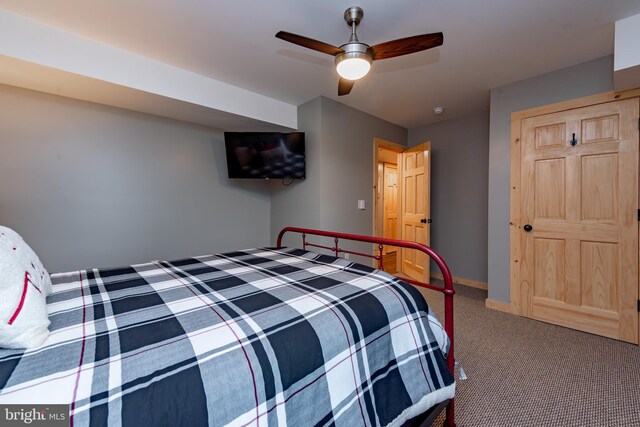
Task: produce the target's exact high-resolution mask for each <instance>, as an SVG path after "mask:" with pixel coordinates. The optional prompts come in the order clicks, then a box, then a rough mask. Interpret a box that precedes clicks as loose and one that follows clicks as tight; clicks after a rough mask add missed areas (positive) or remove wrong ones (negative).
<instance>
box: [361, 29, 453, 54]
mask: <svg viewBox="0 0 640 427" xmlns="http://www.w3.org/2000/svg"><path fill="white" fill-rule="evenodd" d="M443 42H444V36H443V35H442V33H431V34H422V35H420V36H413V37H406V38H404V39H398V40H392V41H390V42H386V43H380V44H377V45H375V46H371V47H370V48H369V52H370V53H371V54H372V55H373V59H375V60H379V59H387V58H395V57H396V56H402V55H408V54H410V53H415V52H420V51H421V50H426V49H431V48H433V47H438V46H441V45H442V43H443Z"/></svg>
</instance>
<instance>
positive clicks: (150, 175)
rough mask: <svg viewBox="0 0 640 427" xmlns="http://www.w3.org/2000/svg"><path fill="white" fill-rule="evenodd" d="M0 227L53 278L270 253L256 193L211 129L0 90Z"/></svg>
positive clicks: (261, 192)
mask: <svg viewBox="0 0 640 427" xmlns="http://www.w3.org/2000/svg"><path fill="white" fill-rule="evenodd" d="M0 110H1V111H2V114H0V224H3V225H6V226H9V227H11V228H14V229H15V230H16V231H18V232H19V233H21V234H22V235H23V237H24V238H25V240H26V241H27V242H28V243H29V244H31V245H32V246H33V248H34V250H35V251H36V252H37V253H38V254H39V255H40V257H41V259H42V261H43V263H44V264H45V266H46V268H47V269H49V271H51V272H55V271H67V270H73V269H78V268H86V267H99V266H114V265H123V264H131V263H137V262H144V261H149V260H152V259H171V258H177V257H186V256H192V255H198V254H204V253H211V252H217V251H224V250H231V249H238V248H242V247H254V246H259V245H266V244H268V243H269V226H270V209H269V208H270V194H269V188H268V185H267V184H266V183H264V182H259V181H258V182H256V181H252V182H238V181H229V180H228V179H227V177H226V165H225V154H224V143H223V136H222V133H221V132H220V131H219V130H215V129H211V128H205V127H200V126H196V125H191V124H187V123H183V122H178V121H171V120H166V119H161V118H158V117H154V116H149V115H145V114H140V113H134V112H130V111H126V110H121V109H116V108H111V107H106V106H101V105H97V104H92V103H88V102H82V101H75V100H70V99H67V98H61V97H56V96H53V95H46V94H42V93H38V92H32V91H27V90H24V89H18V88H13V87H9V86H0Z"/></svg>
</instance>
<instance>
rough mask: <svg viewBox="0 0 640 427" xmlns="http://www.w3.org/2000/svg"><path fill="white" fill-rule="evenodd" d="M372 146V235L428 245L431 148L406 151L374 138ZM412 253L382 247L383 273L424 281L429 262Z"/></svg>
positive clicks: (422, 146) (421, 146) (427, 145)
mask: <svg viewBox="0 0 640 427" xmlns="http://www.w3.org/2000/svg"><path fill="white" fill-rule="evenodd" d="M373 145H374V146H373V150H374V155H373V158H374V159H373V161H374V164H373V175H374V178H373V179H374V181H373V200H374V209H373V224H374V230H373V234H374V235H375V236H379V237H386V238H389V239H403V240H411V241H415V242H419V243H424V244H426V245H428V244H429V234H430V233H429V229H430V223H431V220H430V219H429V193H430V191H429V187H430V185H429V184H430V180H429V170H430V167H429V166H430V146H431V144H430V143H429V142H425V143H424V144H420V145H418V146H416V147H412V148H409V149H407V147H405V146H403V145H399V144H396V143H393V142H390V141H385V140H382V139H378V138H375V139H374V143H373ZM415 252H417V251H410V250H402V251H401V250H398V248H396V247H385V248H384V249H383V254H382V266H383V269H384V271H386V272H388V273H392V274H395V273H402V274H406V275H407V276H409V277H411V278H413V279H416V280H421V281H425V280H427V278H428V274H429V273H428V272H429V268H428V267H429V265H428V259H427V258H426V257H425V256H420V254H416V253H415Z"/></svg>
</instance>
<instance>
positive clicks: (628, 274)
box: [520, 98, 640, 344]
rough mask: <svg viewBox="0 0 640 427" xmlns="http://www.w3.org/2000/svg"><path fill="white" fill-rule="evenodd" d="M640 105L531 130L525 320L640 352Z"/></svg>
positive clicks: (596, 110)
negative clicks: (616, 341) (638, 347)
mask: <svg viewBox="0 0 640 427" xmlns="http://www.w3.org/2000/svg"><path fill="white" fill-rule="evenodd" d="M638 110H639V107H638V99H637V98H636V99H628V100H623V101H615V102H609V103H606V104H599V105H594V106H590V107H584V108H578V109H574V110H569V111H564V112H559V113H553V114H547V115H543V116H537V117H531V118H527V119H524V120H523V121H522V128H521V138H522V148H521V150H522V151H521V156H522V157H521V211H520V212H521V218H520V219H521V221H520V224H521V230H520V233H521V248H522V254H521V264H520V303H521V307H522V314H523V315H525V316H527V317H531V318H534V319H537V320H542V321H546V322H550V323H554V324H558V325H562V326H567V327H570V328H574V329H579V330H582V331H586V332H591V333H595V334H598V335H604V336H607V337H611V338H615V339H619V340H623V341H627V342H632V343H636V344H637V343H638V311H637V301H638V143H639V136H638V117H639V116H640V114H639V111H638Z"/></svg>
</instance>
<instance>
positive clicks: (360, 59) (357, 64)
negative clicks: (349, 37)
mask: <svg viewBox="0 0 640 427" xmlns="http://www.w3.org/2000/svg"><path fill="white" fill-rule="evenodd" d="M370 69H371V56H369V55H367V54H366V53H364V52H346V53H344V54H341V55H338V56H336V71H337V72H338V74H339V75H340V77H342V78H343V79H347V80H358V79H361V78H363V77H364V76H366V75H367V74H368V73H369V70H370Z"/></svg>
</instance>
